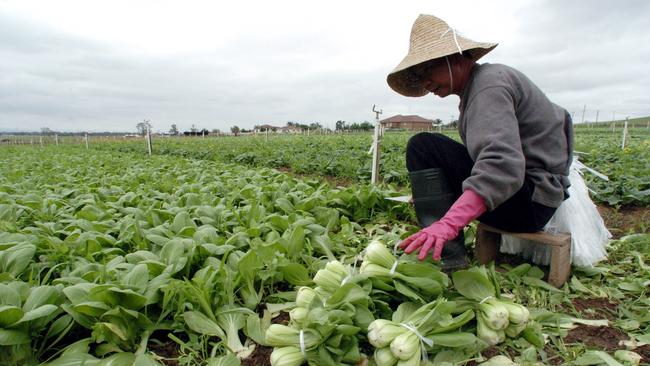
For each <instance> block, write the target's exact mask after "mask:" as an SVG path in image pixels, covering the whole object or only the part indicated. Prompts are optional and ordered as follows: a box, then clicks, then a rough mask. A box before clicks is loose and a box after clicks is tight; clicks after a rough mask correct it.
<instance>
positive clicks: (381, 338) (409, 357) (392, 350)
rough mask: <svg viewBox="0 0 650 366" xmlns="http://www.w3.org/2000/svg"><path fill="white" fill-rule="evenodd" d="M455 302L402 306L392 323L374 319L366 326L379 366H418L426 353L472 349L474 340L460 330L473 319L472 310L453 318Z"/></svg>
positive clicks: (443, 300)
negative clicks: (442, 348)
mask: <svg viewBox="0 0 650 366" xmlns="http://www.w3.org/2000/svg"><path fill="white" fill-rule="evenodd" d="M454 307H455V303H453V302H448V301H447V300H445V299H444V298H439V299H438V300H435V301H433V302H430V303H428V304H425V305H423V306H419V305H418V304H416V303H411V302H407V303H402V304H401V305H400V306H399V307H398V308H397V311H395V313H394V314H393V317H392V320H386V319H377V320H375V321H374V322H372V323H371V324H370V326H368V341H369V342H370V344H372V345H373V346H375V347H377V348H376V350H375V354H374V357H375V363H376V364H377V365H378V366H393V365H399V366H407V365H420V361H421V360H423V359H424V360H426V359H427V358H428V356H427V354H428V352H430V351H432V350H435V351H439V350H440V349H441V347H444V348H466V347H474V346H475V345H476V344H477V338H476V337H475V336H474V334H472V333H468V332H462V331H459V329H460V328H461V327H462V326H463V325H465V324H467V323H468V322H469V321H470V320H472V319H473V318H474V311H473V310H471V309H470V310H466V311H464V312H463V313H461V314H460V315H457V316H455V317H454V316H453V315H452V312H453V311H454Z"/></svg>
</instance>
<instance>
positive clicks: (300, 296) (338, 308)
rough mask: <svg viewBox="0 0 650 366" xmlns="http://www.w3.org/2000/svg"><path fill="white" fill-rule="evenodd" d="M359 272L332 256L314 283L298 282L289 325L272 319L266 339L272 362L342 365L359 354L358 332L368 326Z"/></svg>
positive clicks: (290, 365) (356, 359)
mask: <svg viewBox="0 0 650 366" xmlns="http://www.w3.org/2000/svg"><path fill="white" fill-rule="evenodd" d="M358 280H359V277H358V276H354V275H352V274H351V271H350V269H349V268H348V267H347V266H345V265H343V264H342V263H340V262H338V261H331V262H329V263H327V264H326V266H325V268H323V269H321V270H319V271H318V272H317V273H316V275H315V276H314V283H316V284H317V286H316V287H315V288H311V287H306V286H303V287H300V288H299V289H298V292H297V294H296V307H295V308H294V309H292V310H291V311H290V312H289V316H290V322H289V325H280V324H273V325H271V326H270V327H269V328H268V329H267V331H266V343H267V344H269V345H271V346H274V347H276V348H275V349H274V350H273V353H272V354H271V364H272V365H273V366H294V365H301V364H303V363H304V362H305V361H306V362H308V363H309V364H310V365H347V364H356V363H358V362H359V360H360V359H361V354H360V352H359V345H358V338H357V333H359V331H361V329H365V328H367V327H368V324H370V323H371V322H372V320H373V315H372V313H371V312H370V310H368V307H369V300H370V299H369V293H370V287H369V286H366V288H365V289H364V288H362V287H361V286H359V285H357V284H356V283H355V282H357V281H358Z"/></svg>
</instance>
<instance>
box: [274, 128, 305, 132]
mask: <svg viewBox="0 0 650 366" xmlns="http://www.w3.org/2000/svg"><path fill="white" fill-rule="evenodd" d="M277 131H278V132H280V133H301V132H302V129H300V127H297V126H284V127H278V129H277Z"/></svg>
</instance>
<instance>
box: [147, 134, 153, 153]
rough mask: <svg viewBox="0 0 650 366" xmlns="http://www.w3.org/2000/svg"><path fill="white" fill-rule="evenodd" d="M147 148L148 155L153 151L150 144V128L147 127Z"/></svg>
mask: <svg viewBox="0 0 650 366" xmlns="http://www.w3.org/2000/svg"><path fill="white" fill-rule="evenodd" d="M147 149H148V150H149V156H151V154H152V153H153V148H152V146H151V129H150V128H147Z"/></svg>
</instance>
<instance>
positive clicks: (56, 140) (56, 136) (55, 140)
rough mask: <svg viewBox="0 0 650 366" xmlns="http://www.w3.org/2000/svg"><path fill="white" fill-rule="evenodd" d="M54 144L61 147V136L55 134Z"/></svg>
mask: <svg viewBox="0 0 650 366" xmlns="http://www.w3.org/2000/svg"><path fill="white" fill-rule="evenodd" d="M54 142H56V146H59V135H57V134H56V133H55V134H54Z"/></svg>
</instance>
